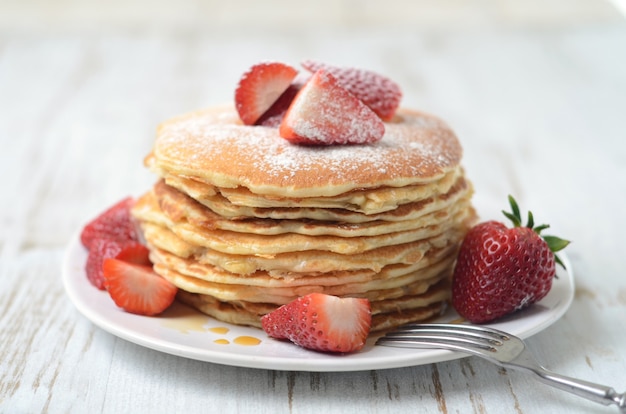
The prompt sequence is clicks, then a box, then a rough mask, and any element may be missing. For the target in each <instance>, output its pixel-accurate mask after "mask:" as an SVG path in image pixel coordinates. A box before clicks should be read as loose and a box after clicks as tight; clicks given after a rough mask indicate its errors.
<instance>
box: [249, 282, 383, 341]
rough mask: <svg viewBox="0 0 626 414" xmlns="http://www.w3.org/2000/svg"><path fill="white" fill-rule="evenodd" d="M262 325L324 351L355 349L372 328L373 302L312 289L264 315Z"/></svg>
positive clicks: (274, 334)
mask: <svg viewBox="0 0 626 414" xmlns="http://www.w3.org/2000/svg"><path fill="white" fill-rule="evenodd" d="M261 323H262V326H263V329H264V330H265V332H267V334H268V335H269V336H271V337H273V338H277V339H288V340H290V341H291V342H293V343H295V344H297V345H299V346H302V347H304V348H308V349H313V350H316V351H324V352H341V353H344V352H354V351H358V350H360V349H362V348H363V347H364V346H365V340H366V339H367V336H368V335H369V332H370V327H371V324H372V314H371V308H370V302H369V300H367V299H362V298H339V297H337V296H331V295H326V294H323V293H311V294H309V295H306V296H303V297H300V298H298V299H296V300H294V301H293V302H290V303H288V304H286V305H283V306H281V307H280V308H278V309H276V310H275V311H273V312H271V313H268V314H267V315H264V316H263V317H262V318H261Z"/></svg>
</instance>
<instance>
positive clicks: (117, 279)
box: [103, 259, 178, 316]
mask: <svg viewBox="0 0 626 414" xmlns="http://www.w3.org/2000/svg"><path fill="white" fill-rule="evenodd" d="M103 272H104V279H105V286H106V288H107V290H108V291H109V295H111V298H112V299H113V301H114V302H115V304H116V305H117V306H119V307H120V308H122V309H124V310H125V311H126V312H130V313H135V314H138V315H147V316H152V315H157V314H159V313H161V312H163V311H164V310H165V309H167V308H168V307H169V306H170V305H171V304H172V302H174V298H175V297H176V292H178V288H177V287H176V286H175V285H173V284H172V283H170V282H169V281H167V280H165V279H163V278H162V277H161V276H159V275H158V274H156V273H155V272H154V270H152V266H145V265H141V264H136V263H132V262H127V261H124V260H119V259H106V260H105V261H104V265H103Z"/></svg>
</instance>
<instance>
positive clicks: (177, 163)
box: [146, 106, 462, 198]
mask: <svg viewBox="0 0 626 414" xmlns="http://www.w3.org/2000/svg"><path fill="white" fill-rule="evenodd" d="M461 156H462V149H461V146H460V144H459V142H458V140H457V138H456V136H455V135H454V133H453V132H452V130H450V128H449V127H448V126H447V125H446V124H445V123H444V122H443V121H441V120H440V119H438V118H436V117H433V116H431V115H427V114H424V113H420V112H416V111H412V110H407V109H400V110H399V111H398V112H397V114H396V116H395V117H394V119H393V120H392V121H390V122H387V123H385V135H384V136H383V138H382V139H381V140H380V141H379V142H377V143H375V144H370V145H337V146H322V147H317V146H303V145H294V144H291V143H289V142H288V141H286V140H284V139H282V138H281V137H280V136H279V135H278V129H276V128H267V127H262V126H247V125H243V124H242V123H241V121H240V119H239V116H238V115H237V112H236V111H235V109H234V108H233V107H232V106H223V107H213V108H209V109H205V110H202V111H197V112H193V113H190V114H187V115H182V116H180V117H177V118H174V119H172V120H169V121H167V122H165V123H163V124H162V125H160V126H159V128H158V131H157V139H156V142H155V145H154V148H153V151H152V153H151V154H150V155H149V156H148V157H147V159H146V163H147V164H148V165H149V166H150V167H151V168H152V169H154V170H155V171H156V172H157V173H158V174H159V175H161V176H165V175H168V174H169V175H177V176H186V177H190V178H193V179H195V180H200V181H203V182H205V183H207V184H210V185H213V186H216V187H224V188H237V187H246V188H247V189H248V190H250V191H251V192H252V193H255V194H261V195H266V196H276V197H305V198H306V197H331V196H335V195H338V194H342V193H345V192H348V191H353V190H356V189H363V188H376V187H381V186H390V187H405V186H408V185H416V184H427V183H432V182H434V181H437V180H439V179H441V178H442V177H443V176H445V175H446V174H447V173H448V172H450V171H452V170H454V169H455V168H456V167H457V166H458V164H459V162H460V160H461Z"/></svg>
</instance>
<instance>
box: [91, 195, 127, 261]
mask: <svg viewBox="0 0 626 414" xmlns="http://www.w3.org/2000/svg"><path fill="white" fill-rule="evenodd" d="M134 202H135V201H134V200H133V199H132V198H131V197H127V198H124V199H123V200H120V201H119V202H117V203H116V204H115V205H113V206H112V207H110V208H108V209H107V210H106V211H104V212H103V213H101V214H100V215H99V216H98V217H96V218H95V219H93V220H92V221H91V222H89V223H88V224H87V225H86V226H85V227H84V228H83V230H82V232H81V234H80V241H81V242H82V244H83V246H85V247H86V248H87V249H89V248H90V247H91V244H92V243H93V242H94V240H97V239H109V240H117V241H129V240H134V241H137V240H139V234H138V232H137V228H136V227H135V223H134V222H133V219H132V217H131V214H130V209H131V207H132V206H133V204H134Z"/></svg>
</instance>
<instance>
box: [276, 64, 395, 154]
mask: <svg viewBox="0 0 626 414" xmlns="http://www.w3.org/2000/svg"><path fill="white" fill-rule="evenodd" d="M384 133H385V125H384V124H383V122H382V121H381V120H380V118H379V117H378V116H377V115H376V114H375V113H374V112H372V110H371V109H369V108H368V107H367V106H366V105H365V104H364V103H363V102H361V101H360V100H359V99H357V98H356V97H355V96H354V95H352V94H351V93H350V92H348V91H347V90H346V89H344V88H342V87H341V86H339V85H338V83H337V80H336V79H335V77H334V76H333V75H331V74H330V73H328V72H327V71H325V70H323V69H322V70H319V71H317V72H315V73H314V74H313V76H311V78H310V79H309V81H308V82H307V83H306V84H305V85H304V87H303V88H302V89H301V90H300V92H298V95H296V97H295V98H294V100H293V102H292V103H291V106H290V107H289V109H288V110H287V113H286V114H285V117H284V118H283V122H282V123H281V125H280V136H281V137H283V138H285V139H286V140H288V141H290V142H293V143H297V144H309V145H333V144H364V143H373V142H376V141H379V140H380V139H381V138H382V137H383V135H384Z"/></svg>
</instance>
